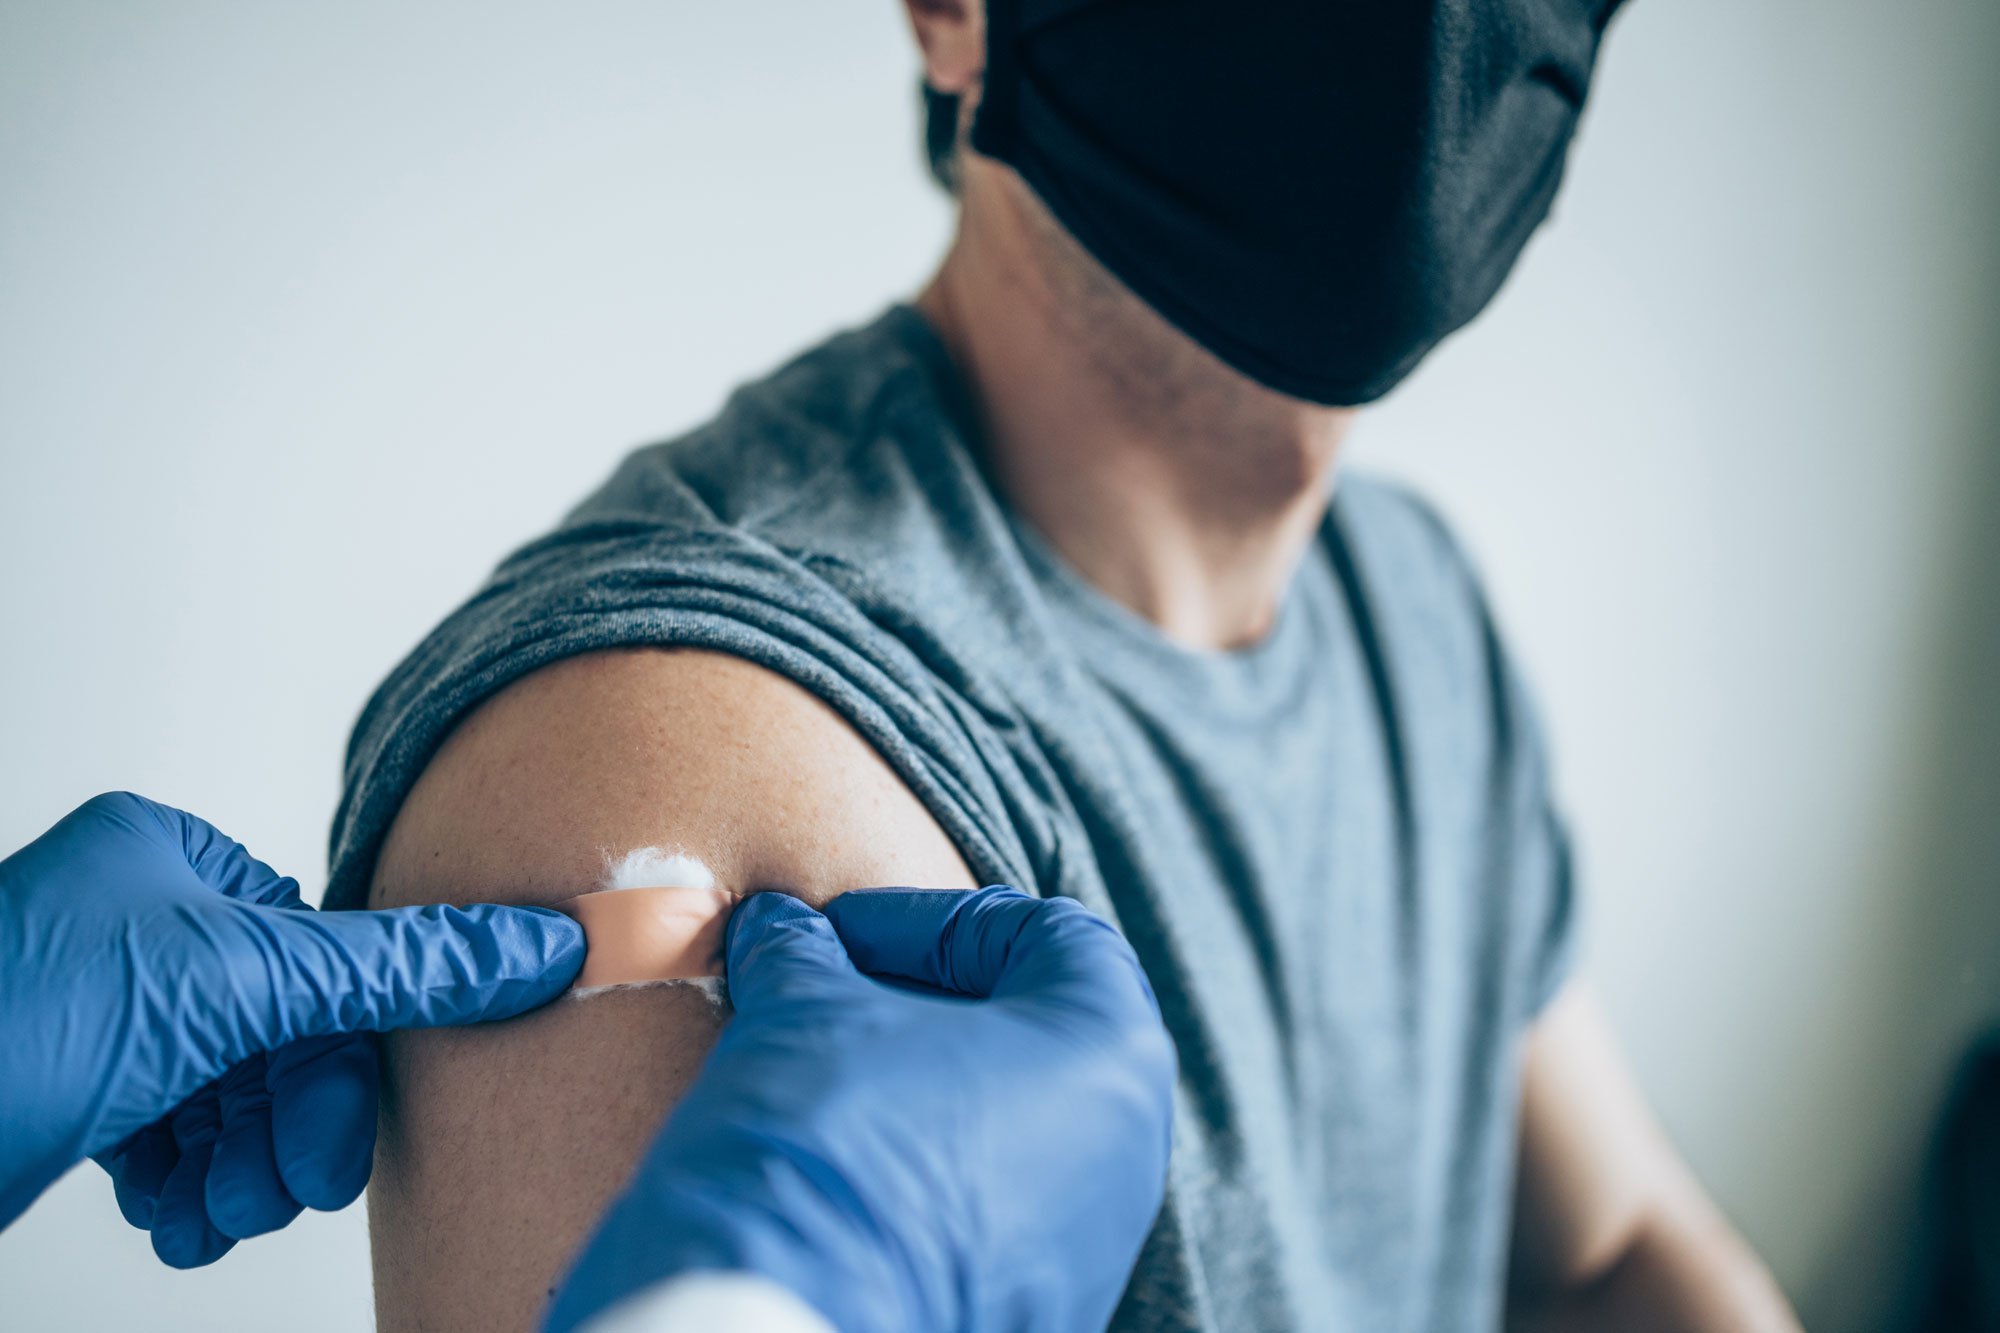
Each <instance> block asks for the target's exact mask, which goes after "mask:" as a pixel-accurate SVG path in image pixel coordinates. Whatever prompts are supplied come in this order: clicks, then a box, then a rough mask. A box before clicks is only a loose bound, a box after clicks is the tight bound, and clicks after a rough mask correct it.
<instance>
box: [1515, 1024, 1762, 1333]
mask: <svg viewBox="0 0 2000 1333" xmlns="http://www.w3.org/2000/svg"><path fill="white" fill-rule="evenodd" d="M1512 1267H1513V1281H1512V1291H1511V1293H1510V1299H1509V1302H1508V1318H1507V1327H1508V1328H1509V1329H1510V1330H1515V1331H1516V1333H1567V1330H1572V1329H1576V1330H1584V1329H1591V1330H1597V1329H1620V1330H1632V1331H1633V1333H1650V1331H1651V1330H1660V1333H1696V1331H1706V1330H1714V1331H1715V1333H1722V1331H1723V1330H1729V1331H1730V1333H1735V1331H1736V1330H1757V1331H1760V1333H1761V1331H1764V1330H1769V1331H1770V1333H1790V1331H1792V1330H1796V1329H1797V1328H1798V1321H1797V1319H1796V1318H1795V1317H1794V1316H1793V1314H1792V1312H1791V1309H1790V1308H1789V1307H1788V1306H1787V1305H1786V1303H1785V1298H1784V1296H1783V1295H1782V1294H1781V1293H1780V1292H1779V1290H1778V1287H1777V1284H1776V1283H1775V1282H1774V1281H1772V1279H1771V1275H1770V1274H1769V1273H1768V1272H1767V1271H1766V1270H1765V1268H1764V1266H1763V1264H1762V1263H1761V1262H1760V1261H1759V1260H1758V1258H1757V1256H1756V1255H1755V1254H1753V1253H1752V1252H1751V1251H1750V1249H1749V1247H1748V1246H1747V1245H1746V1244H1745V1243H1744V1242H1743V1240H1742V1238H1741V1237H1739V1236H1738V1235H1737V1234H1736V1232H1735V1231H1734V1230H1733V1229H1732V1228H1731V1227H1730V1225H1729V1223H1728V1222H1727V1221H1726V1220H1725V1219H1724V1218H1723V1216H1722V1215H1721V1213H1720V1212H1718V1211H1717V1210H1716V1208H1715V1205H1714V1204H1713V1203H1711V1202H1710V1201H1709V1199H1708V1197H1707V1196H1706V1195H1705V1194H1704V1193H1703V1191H1702V1188H1701V1186H1700V1185H1699V1184H1698V1183H1697V1182H1696V1181H1695V1179H1694V1177H1693V1176H1692V1175H1691V1174H1690V1173H1689V1171H1688V1169H1687V1167H1686V1166H1685V1165H1684V1164H1683V1163H1682V1162H1681V1160H1680V1158H1679V1156H1678V1154H1676V1153H1675V1152H1674V1149H1673V1147H1672V1145H1670V1144H1669V1143H1668V1142H1667V1139H1666V1136H1665V1135H1664V1134H1663V1133H1662V1132H1661V1130H1660V1128H1659V1126H1658V1124H1657V1123H1656V1122H1655V1121H1654V1119H1653V1117H1652V1114H1651V1113H1650V1112H1649V1111H1648V1110H1647V1108H1646V1105H1645V1101H1644V1099H1643V1098H1642V1096H1641V1095H1640V1092H1639V1090H1638V1088H1637V1087H1636V1086H1635V1085H1634V1083H1633V1082H1632V1079H1631V1076H1630V1075H1629V1074H1628V1073H1627V1072H1626V1070H1625V1067H1624V1064H1623V1062H1622V1061H1621V1060H1620V1059H1619V1056H1618V1050H1617V1046H1616V1043H1615V1042H1614V1040H1613V1039H1612V1036H1611V1033H1610V1030H1609V1028H1608V1026H1607V1025H1606V1023H1605V1021H1604V1018H1603V1016H1602V1014H1601V1013H1600V1012H1599V1010H1598V1007H1597V1002H1596V1001H1595V999H1593V998H1592V997H1591V996H1590V995H1589V994H1588V993H1587V992H1585V991H1584V990H1582V988H1580V987H1578V986H1575V985H1572V986H1571V987H1569V988H1568V989H1567V990H1566V991H1565V992H1564V993H1563V994H1562V995H1560V996H1558V997H1557V999H1556V1000H1555V1002H1554V1003H1552V1004H1551V1005H1550V1006H1549V1008H1548V1010H1547V1011H1546V1013H1545V1014H1544V1015H1543V1016H1542V1018H1541V1019H1540V1020H1539V1021H1538V1022H1537V1023H1536V1025H1535V1027H1534V1028H1533V1029H1532V1030H1531V1031H1530V1033H1529V1036H1528V1041H1527V1049H1526V1053H1525V1065H1524V1070H1523V1091H1522V1104H1521V1164H1520V1176H1519V1183H1518V1186H1517V1188H1516V1194H1515V1216H1514V1243H1513V1263H1512Z"/></svg>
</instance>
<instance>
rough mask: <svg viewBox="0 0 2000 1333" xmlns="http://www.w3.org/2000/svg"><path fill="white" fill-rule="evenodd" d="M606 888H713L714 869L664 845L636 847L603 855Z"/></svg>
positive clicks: (697, 859)
mask: <svg viewBox="0 0 2000 1333" xmlns="http://www.w3.org/2000/svg"><path fill="white" fill-rule="evenodd" d="M604 871H605V880H604V887H605V888H607V889H653V888H660V889H712V888H714V887H715V873H714V872H713V871H711V870H710V869H709V868H708V867H707V866H706V865H704V864H702V862H701V860H700V859H699V858H697V857H693V856H689V855H687V854H686V853H684V852H677V851H671V850H669V849H668V848H665V847H634V848H633V849H632V850H631V851H629V852H627V853H625V855H624V857H623V858H621V859H617V860H614V859H613V858H611V857H610V856H606V857H605V858H604Z"/></svg>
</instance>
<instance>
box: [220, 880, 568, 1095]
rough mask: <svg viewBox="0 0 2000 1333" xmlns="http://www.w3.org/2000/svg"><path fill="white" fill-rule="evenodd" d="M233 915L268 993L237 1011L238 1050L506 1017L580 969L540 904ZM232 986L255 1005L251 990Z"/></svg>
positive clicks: (558, 921)
mask: <svg viewBox="0 0 2000 1333" xmlns="http://www.w3.org/2000/svg"><path fill="white" fill-rule="evenodd" d="M240 919H241V920H243V921H244V923H245V924H246V926H247V927H248V929H249V931H250V933H251V935H252V938H253V940H254V949H253V950H252V952H253V954H254V963H255V965H256V966H258V967H260V968H261V969H262V970H263V971H264V972H265V973H267V974H268V983H267V984H268V985H269V986H270V988H271V994H270V999H269V1001H268V1002H266V1003H265V1004H264V1005H263V1007H262V1009H261V1010H260V1011H258V1012H253V1013H249V1014H244V1015H241V1016H240V1021H241V1027H240V1029H239V1030H240V1031H241V1033H242V1038H241V1041H242V1044H243V1046H244V1049H242V1050H240V1051H239V1052H237V1056H238V1058H242V1057H243V1056H247V1055H249V1054H251V1053H253V1052H255V1051H257V1050H268V1049H272V1048H275V1047H277V1046H280V1045H283V1044H285V1043H286V1042H288V1041H293V1040H296V1039H298V1038H300V1037H316V1036H327V1035H331V1034H334V1033H342V1032H387V1031H390V1030H392V1029H396V1028H410V1027H445V1026H450V1025H453V1024H459V1023H477V1022H484V1021H486V1020H488V1019H496V1018H511V1017H513V1016H514V1015H515V1014H519V1013H522V1012H525V1011H526V1010H529V1009H533V1008H535V1007H537V1006H539V1005H542V1004H545V1003H547V1002H548V1001H550V1000H552V999H554V998H555V997H556V996H558V995H560V994H561V993H562V992H563V991H564V990H565V989H567V988H568V986H569V984H570V982H571V981H573V980H575V978H576V974H577V973H578V971H580V970H581V969H582V967H583V955H584V938H583V928H582V927H581V926H579V925H578V924H577V923H576V922H575V921H572V920H571V919H570V918H569V917H566V916H564V915H563V914H562V913H560V912H555V911H551V910H549V909H547V908H543V907H504V906H500V905H497V904H492V903H480V904H475V905H473V906H470V907H450V906H445V905H443V904H435V905H431V906H426V907H399V908H395V909H392V910H389V911H379V912H312V911H300V910H297V909H286V908H279V907H246V908H244V909H243V913H242V917H241V918H240ZM244 980H245V981H246V982H247V981H249V980H250V979H249V978H245V979H244ZM257 980H259V981H263V980H264V978H261V977H260V978H257ZM232 990H233V991H234V992H235V993H236V994H238V995H241V996H244V997H246V999H247V1000H248V1002H249V1003H250V1004H251V1005H253V1006H255V1005H256V1004H257V1003H258V1001H257V1000H256V999H254V998H250V997H255V996H257V995H258V993H259V990H260V987H259V986H256V985H249V984H239V985H236V986H234V987H232Z"/></svg>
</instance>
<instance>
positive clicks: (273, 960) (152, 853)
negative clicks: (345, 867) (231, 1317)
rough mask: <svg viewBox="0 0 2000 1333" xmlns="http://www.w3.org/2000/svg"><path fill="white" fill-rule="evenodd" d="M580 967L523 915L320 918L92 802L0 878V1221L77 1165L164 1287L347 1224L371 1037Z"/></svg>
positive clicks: (149, 811) (553, 935) (155, 823)
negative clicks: (111, 1199)
mask: <svg viewBox="0 0 2000 1333" xmlns="http://www.w3.org/2000/svg"><path fill="white" fill-rule="evenodd" d="M583 952H584V946H583V932H582V930H581V929H580V928H579V927H578V926H577V924H576V923H575V922H574V921H571V920H570V919H569V918H568V917H565V916H562V915H560V914H559V913H556V912H549V911H544V910H542V909H540V908H513V907H492V906H481V907H467V908H463V909H461V908H453V907H415V908H402V909H399V910H397V911H393V912H327V913H320V912H315V911H313V910H312V909H311V908H309V907H307V906H306V905H305V904H304V903H302V902H300V901H299V886H298V885H297V883H295V882H294V881H292V880H290V879H287V878H285V877H283V876H281V875H279V874H278V873H277V872H276V871H274V870H272V869H271V868H270V867H269V866H267V865H265V864H264V863H263V862H261V861H259V860H257V859H256V858H255V857H253V856H251V855H250V853H249V852H247V851H245V850H244V849H243V848H242V847H241V846H239V845H238V844H237V843H235V842H234V841H232V840H231V839H229V838H228V837H226V836H224V835H223V834H222V833H219V832H217V831H216V830H215V829H214V828H212V827H210V826H209V825H208V824H206V823H204V822H203V821H201V820H199V819H197V818H195V817H194V816H193V815H190V814H186V813H184V812H182V811H180V810H175V809H172V808H170V807H168V806H164V805H158V804H156V803H154V802H152V801H149V800H146V799H145V798H144V797H140V796H133V795H131V794H130V793H127V792H116V793H112V794H110V795H105V796H99V797H96V798H95V799H93V800H91V801H89V802H87V803H85V804H84V805H82V806H80V807H78V808H77V809H76V810H75V811H73V812H72V813H71V814H69V815H68V816H66V817H65V818H64V819H63V821H62V822H61V823H59V824H57V825H56V826H55V827H54V828H52V829H50V830H49V831H48V832H47V833H45V834H43V835H42V836H41V837H40V838H37V839H36V840H35V841H34V842H32V843H30V844H28V846H26V847H24V848H22V849H21V850H20V851H19V852H16V853H15V854H14V855H13V856H10V857H8V858H7V859H6V860H5V861H0V1226H4V1225H5V1224H6V1223H8V1222H11V1221H13V1220H14V1218H16V1217H18V1216H19V1215H20V1214H21V1213H22V1212H23V1211H24V1210H26V1208H27V1206H28V1205H29V1204H30V1203H32V1202H33V1201H34V1199H35V1196H36V1195H37V1194H39V1193H40V1192H41V1191H42V1190H43V1189H45V1188H47V1186H48V1185H49V1184H50V1183H51V1182H53V1181H54V1180H55V1179H56V1177H57V1176H59V1175H61V1174H62V1173H63V1172H64V1171H66V1170H67V1169H69V1167H70V1166H72V1165H74V1164H75V1163H76V1162H78V1161H80V1160H81V1159H82V1158H83V1157H85V1156H96V1157H97V1160H98V1161H99V1162H101V1163H102V1164H103V1166H104V1168H105V1169H106V1170H107V1171H109V1172H110V1173H111V1178H112V1180H113V1182H114V1183H115V1185H116V1187H117V1192H118V1206H119V1208H120V1209H121V1210H122V1211H123V1212H124V1214H125V1217H126V1220H127V1221H129V1222H131V1223H132V1225H134V1226H137V1227H142V1228H149V1229H150V1230H151V1231H152V1233H153V1249H154V1250H155V1251H156V1252H157V1253H158V1254H159V1256H160V1258H162V1259H164V1260H165V1261H166V1262H168V1263H170V1264H172V1265H174V1266H175V1267H177V1268H188V1267H193V1266H195V1265H197V1264H205V1263H210V1262H213V1261H214V1260H215V1259H218V1258H220V1257H221V1256H222V1255H223V1253H225V1252H226V1251H227V1250H228V1249H229V1247H230V1246H232V1245H234V1244H235V1243H236V1241H237V1240H238V1239H240V1238H242V1237H246V1236H254V1235H257V1234H259V1233H262V1232H265V1231H274V1230H276V1229H277V1228H279V1227H282V1226H284V1225H285V1224H286V1223H288V1222H290V1221H291V1220H292V1219H293V1218H294V1217H296V1216H298V1213H299V1209H300V1208H301V1206H306V1207H312V1208H327V1209H331V1208H343V1207H345V1206H347V1205H348V1204H350V1203H352V1202H353V1201H354V1198H355V1196H356V1195H358V1194H359V1193H360V1192H361V1187H362V1186H363V1185H364V1184H366V1183H367V1180H368V1170H369V1165H370V1162H371V1159H372V1156H373V1152H374V1145H375V1093H376V1064H375V1046H374V1038H373V1036H372V1034H373V1033H376V1032H382V1031H387V1030H388V1029H391V1028H398V1027H426V1026H437V1025H441V1024H448V1023H467V1022H473V1021H476V1020H480V1019H487V1018H504V1017H507V1016H509V1015H512V1014H517V1013H520V1012H521V1011H522V1010H524V1009H531V1008H533V1007H534V1006H536V1005H538V1004H541V1003H543V1002H544V1001H546V1000H549V999H551V998H553V997H554V996H556V995H557V994H559V993H560V992H561V991H562V990H563V988H564V987H566V986H567V985H568V984H569V982H570V980H571V979H572V978H573V977H575V975H576V973H577V970H578V969H579V968H580V967H581V966H582V965H583Z"/></svg>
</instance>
